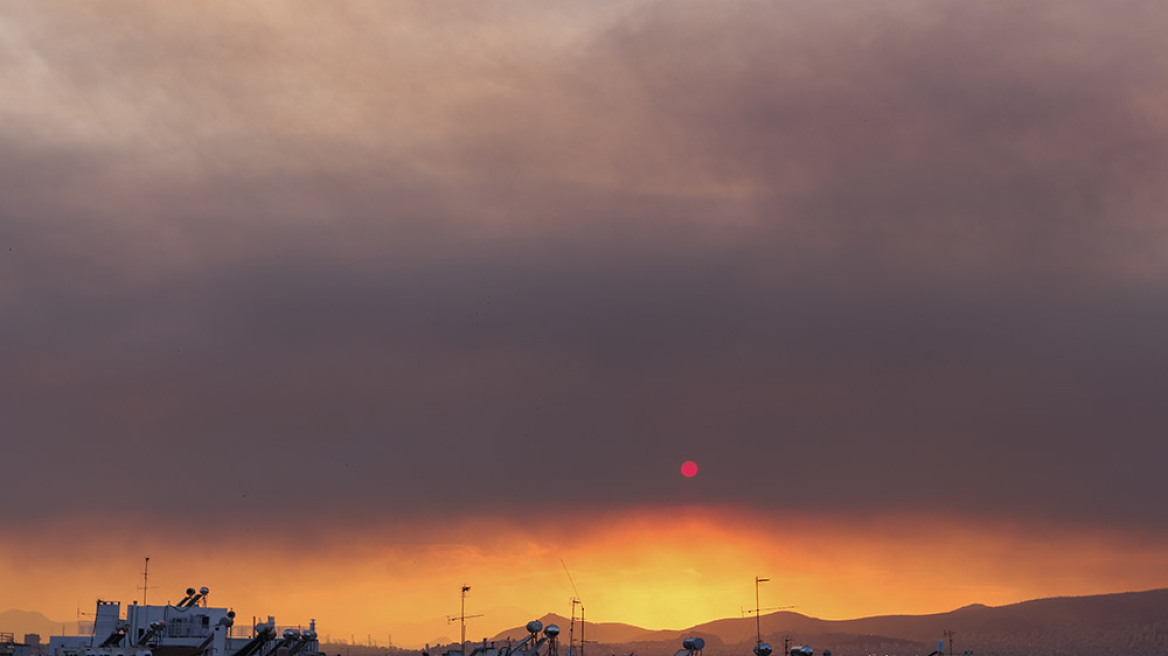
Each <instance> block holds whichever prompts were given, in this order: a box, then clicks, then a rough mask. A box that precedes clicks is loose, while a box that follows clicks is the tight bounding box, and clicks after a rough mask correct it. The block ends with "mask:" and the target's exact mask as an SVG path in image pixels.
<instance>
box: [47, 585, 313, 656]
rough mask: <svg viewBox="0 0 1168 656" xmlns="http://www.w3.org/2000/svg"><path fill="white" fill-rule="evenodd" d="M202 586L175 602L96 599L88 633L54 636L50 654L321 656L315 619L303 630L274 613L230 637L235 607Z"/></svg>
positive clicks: (90, 655) (59, 655) (115, 655)
mask: <svg viewBox="0 0 1168 656" xmlns="http://www.w3.org/2000/svg"><path fill="white" fill-rule="evenodd" d="M209 593H210V590H209V589H208V588H206V587H203V588H199V589H197V590H196V589H195V588H187V591H186V596H185V597H183V599H182V601H179V602H178V603H177V604H170V603H167V604H165V605H162V606H148V605H144V604H143V605H139V604H138V603H137V602H134V603H132V604H131V605H129V606H127V607H126V608H125V613H124V614H123V612H122V604H121V602H118V601H106V600H102V599H98V600H97V610H96V612H95V613H94V616H93V630H92V631H91V632H90V633H89V634H88V635H71V636H63V635H62V636H52V637H51V638H50V639H49V646H48V653H49V656H324V654H323V653H322V652H321V651H320V642H319V641H318V640H317V634H316V620H310V622H309V624H308V628H307V629H303V630H302V629H301V628H300V627H296V628H284V629H282V630H281V629H278V628H277V626H276V620H275V618H274V617H270V616H269V617H268V619H267V621H262V622H258V623H256V625H255V626H254V627H252V629H251V630H250V631H245V632H244V633H247V634H249V635H245V636H242V637H235V636H234V631H235V630H234V626H235V611H232V610H230V609H228V608H218V607H214V606H210V605H209V604H208V603H207V596H208V594H209Z"/></svg>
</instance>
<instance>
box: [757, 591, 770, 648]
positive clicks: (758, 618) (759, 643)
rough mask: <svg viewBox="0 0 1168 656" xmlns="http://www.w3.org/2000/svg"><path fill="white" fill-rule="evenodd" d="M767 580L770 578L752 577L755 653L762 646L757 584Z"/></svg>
mask: <svg viewBox="0 0 1168 656" xmlns="http://www.w3.org/2000/svg"><path fill="white" fill-rule="evenodd" d="M769 580H770V579H764V578H761V577H758V576H756V577H754V633H755V642H754V653H756V654H757V653H758V650H759V648H760V647H762V618H761V617H759V603H758V584H759V583H766V582H767V581H769Z"/></svg>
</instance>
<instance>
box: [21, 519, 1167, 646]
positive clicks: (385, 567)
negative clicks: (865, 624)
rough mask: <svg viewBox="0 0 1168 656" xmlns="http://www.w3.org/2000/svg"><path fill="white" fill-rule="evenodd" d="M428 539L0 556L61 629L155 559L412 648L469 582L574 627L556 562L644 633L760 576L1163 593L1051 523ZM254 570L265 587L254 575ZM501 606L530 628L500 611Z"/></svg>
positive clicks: (621, 524)
mask: <svg viewBox="0 0 1168 656" xmlns="http://www.w3.org/2000/svg"><path fill="white" fill-rule="evenodd" d="M580 522H582V523H580ZM420 526H421V528H420V529H419V533H418V534H417V535H416V537H415V539H412V540H411V539H409V536H403V535H401V534H399V533H398V532H396V531H393V530H392V529H388V528H385V529H378V528H375V527H374V526H372V525H369V526H365V527H356V526H354V527H334V528H333V529H332V530H330V531H328V532H327V533H326V534H325V535H323V536H322V538H323V539H321V540H320V541H317V542H316V543H314V544H312V545H303V544H297V543H294V542H292V543H287V544H279V543H277V544H269V543H266V541H262V540H260V541H257V540H255V539H249V538H246V537H245V538H243V539H242V540H232V541H230V542H226V541H223V539H222V538H212V539H209V540H204V541H201V542H200V543H199V545H198V546H194V545H189V544H186V545H184V544H183V543H182V541H174V540H169V539H167V537H166V535H164V534H157V535H154V536H153V537H150V538H145V539H142V538H135V539H132V540H129V539H126V538H124V537H119V534H111V535H109V536H108V539H106V540H103V541H102V544H100V545H96V544H84V545H81V544H75V545H72V546H69V545H67V541H62V540H61V537H62V536H63V535H66V534H67V533H68V532H69V531H68V530H67V529H63V528H62V529H46V530H45V532H43V533H39V534H37V535H36V536H35V537H36V540H35V542H37V543H39V544H45V543H52V544H56V545H57V546H54V547H51V548H49V549H38V548H33V547H32V546H30V545H29V544H23V545H21V544H16V545H13V544H7V545H5V546H4V548H3V551H2V552H0V553H2V555H3V556H4V558H3V561H0V562H2V563H3V567H0V576H3V577H4V579H5V580H6V581H9V582H10V585H15V586H18V587H19V588H20V589H22V590H23V592H22V599H23V600H24V602H23V603H25V604H27V605H28V606H30V607H36V608H43V609H45V611H46V612H47V613H49V614H50V616H56V617H69V616H70V613H71V612H73V611H74V610H75V607H76V605H77V604H78V603H80V604H81V605H82V606H83V608H84V607H85V606H86V605H88V604H90V603H92V600H93V599H96V598H102V599H120V600H121V601H123V602H124V603H129V602H130V601H131V600H133V599H135V598H138V595H139V594H140V593H139V592H138V590H137V587H136V586H139V585H140V584H141V579H140V570H141V562H140V561H139V560H138V559H135V558H132V557H126V554H127V553H130V552H133V551H134V550H137V551H142V552H148V553H151V554H154V556H153V557H152V559H151V568H152V569H151V571H152V579H151V583H152V585H153V584H157V585H158V592H157V593H154V594H157V595H158V597H160V598H163V599H165V598H171V599H173V598H176V597H177V596H178V593H179V591H181V590H182V589H184V588H185V587H187V586H188V585H207V586H209V587H211V589H212V591H213V592H212V595H213V600H214V601H216V602H218V603H227V604H231V605H232V606H233V607H235V608H236V609H237V610H238V611H239V612H240V613H242V614H244V615H245V616H250V615H252V614H254V615H259V616H265V615H266V614H269V613H271V614H275V615H277V618H278V619H279V620H280V621H282V622H291V623H298V622H299V623H305V622H307V620H308V619H309V618H310V617H312V618H316V619H317V620H318V625H319V627H320V630H321V633H322V635H325V634H331V635H334V636H347V635H349V634H357V635H366V634H373V635H384V634H386V633H389V634H391V635H392V636H393V637H394V640H395V642H397V643H398V644H402V645H414V646H417V645H421V644H422V643H424V642H433V641H435V640H436V639H438V638H440V637H442V635H443V634H442V632H441V629H440V628H436V627H441V623H437V622H435V620H436V619H443V618H445V617H446V616H448V615H450V614H451V613H452V612H456V611H457V609H458V601H459V597H458V594H459V588H460V586H461V585H462V584H463V583H464V582H465V583H467V584H469V585H472V586H473V589H472V592H471V593H470V596H469V597H468V600H469V601H468V603H469V604H470V605H471V606H470V607H472V608H473V609H474V610H475V612H476V613H480V612H481V613H485V616H484V617H483V618H482V619H480V620H476V621H475V624H473V625H471V626H472V629H473V631H474V632H475V633H484V634H487V635H493V634H494V632H496V631H499V630H502V629H504V628H507V627H509V626H514V625H517V624H518V623H519V622H520V620H522V621H526V619H531V618H533V617H538V616H541V615H543V614H545V613H549V612H554V613H559V614H561V615H566V614H567V613H569V612H570V608H569V607H568V605H567V600H568V598H569V597H571V596H572V589H571V586H570V584H569V582H568V580H567V577H566V576H565V574H564V570H563V567H562V565H561V561H563V562H564V563H566V564H567V566H568V567H569V568H570V570H571V572H572V576H573V578H574V579H575V582H576V585H577V586H578V588H579V591H580V594H581V595H582V597H583V598H584V599H585V600H586V601H587V604H588V609H589V617H590V619H592V620H594V621H620V622H629V623H633V624H637V625H640V626H645V627H648V628H683V627H685V626H689V625H691V624H697V623H700V622H704V621H708V620H711V619H717V618H720V617H732V616H736V615H737V614H738V613H739V612H740V609H741V608H742V607H744V606H748V605H749V604H751V603H753V587H752V586H753V577H754V576H755V575H756V574H757V573H758V572H763V573H765V574H766V575H767V578H770V579H771V582H770V583H769V585H768V587H767V589H766V595H767V596H768V598H769V599H771V603H772V604H773V605H793V606H796V608H797V611H798V612H800V613H802V614H806V615H811V616H816V617H823V618H829V619H844V618H850V617H861V616H866V615H877V614H888V613H931V612H941V611H948V610H952V609H953V608H955V607H957V606H960V605H965V604H967V603H973V602H977V603H985V604H991V605H993V604H1006V603H1013V602H1017V601H1021V600H1024V599H1028V598H1033V597H1035V596H1039V595H1052V594H1053V595H1074V594H1092V593H1099V592H1104V591H1107V590H1110V589H1113V588H1114V587H1116V586H1123V587H1129V588H1133V589H1134V588H1143V587H1152V586H1156V585H1168V564H1166V563H1168V542H1166V541H1160V540H1154V541H1148V540H1147V539H1146V538H1141V537H1140V536H1138V535H1129V536H1121V535H1112V536H1109V537H1103V536H1098V537H1084V536H1081V535H1075V534H1073V533H1070V532H1067V531H1066V530H1065V529H1060V528H1059V527H1057V526H1049V527H1045V528H1043V529H1042V530H1040V531H1036V530H1035V529H1036V528H1037V527H1035V526H1021V525H1008V524H1000V525H980V526H974V525H970V524H962V523H954V522H948V521H945V520H940V519H937V518H911V517H885V518H880V519H876V518H873V519H871V520H867V521H864V520H855V519H842V518H841V519H838V520H830V519H825V518H813V517H806V516H784V517H775V516H767V517H763V516H757V515H750V514H744V513H741V512H738V511H733V510H729V509H719V508H700V507H686V508H674V509H671V510H670V511H668V512H664V513H662V512H657V511H642V512H633V513H622V514H618V515H597V516H588V517H582V518H580V519H579V521H577V520H573V519H571V518H567V517H564V518H559V519H556V520H554V521H551V522H545V523H543V524H542V525H541V527H540V530H539V532H538V533H536V534H534V535H530V536H529V538H527V539H518V540H508V539H501V537H500V536H505V535H516V536H519V535H523V534H524V531H523V529H522V524H519V523H514V522H513V521H512V520H507V519H504V518H498V519H495V520H489V519H486V518H483V519H480V520H476V521H460V522H457V523H454V524H450V523H445V522H442V523H435V522H432V521H430V522H424V523H423V524H421V525H420ZM580 526H586V527H589V528H588V530H585V531H583V532H582V531H580V530H579V527H580ZM120 535H123V536H124V535H127V534H125V533H120ZM568 536H574V537H568ZM257 537H258V536H257ZM418 538H424V539H422V540H419V539H418ZM1117 538H1118V539H1117ZM907 545H911V548H909V547H908V546H907ZM83 555H84V556H85V557H81V556H83ZM258 572H270V573H272V574H273V576H270V577H268V576H264V577H261V578H258V579H257V576H256V575H257V573H258ZM275 573H283V574H281V575H280V576H275V575H274V574H275ZM10 589H11V588H10ZM505 607H512V608H514V607H518V608H521V609H522V610H524V611H526V612H527V613H528V614H530V615H531V616H532V617H529V618H526V619H523V614H522V613H519V614H516V613H515V611H514V610H512V611H500V610H499V609H501V608H505ZM492 612H493V613H494V616H492ZM500 613H502V614H500ZM443 622H444V619H443ZM444 635H445V636H446V637H447V638H449V637H450V635H451V634H450V633H449V631H446V632H445V633H444ZM480 637H481V636H480Z"/></svg>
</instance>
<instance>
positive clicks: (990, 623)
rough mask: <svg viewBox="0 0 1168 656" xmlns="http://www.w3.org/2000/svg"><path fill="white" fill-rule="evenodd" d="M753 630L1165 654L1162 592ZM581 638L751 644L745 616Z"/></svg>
mask: <svg viewBox="0 0 1168 656" xmlns="http://www.w3.org/2000/svg"><path fill="white" fill-rule="evenodd" d="M541 621H543V622H544V624H545V625H546V624H549V623H555V624H559V625H560V628H561V639H562V641H564V642H566V640H567V633H568V620H567V619H566V618H564V617H561V616H558V615H545V616H544V617H543V618H541ZM761 625H762V631H763V640H764V641H767V642H770V643H771V644H773V645H774V647H775V651H776V653H778V652H779V651H781V650H782V647H783V639H784V636H790V638H791V640H792V646H799V645H803V644H807V645H811V646H812V647H814V648H815V650H816V653H821V652H822V651H823V650H824V649H830V650H831V651H832V653H833V656H865V655H867V654H874V653H877V654H900V655H901V656H913V655H922V656H923V655H924V654H928V653H930V652H931V651H933V649H935V648H936V643H937V641H938V640H940V639H942V638H943V636H944V633H945V631H947V630H949V631H953V633H954V638H953V647H954V652H956V653H957V654H962V653H963V652H965V651H966V650H972V651H973V653H974V654H976V655H977V656H1100V655H1103V654H1111V655H1115V656H1164V655H1166V654H1168V589H1165V590H1150V591H1147V592H1128V593H1120V594H1108V595H1095V596H1088V597H1059V598H1052V599H1037V600H1034V601H1026V602H1022V603H1018V604H1011V605H1008V606H998V607H990V606H983V605H980V604H975V605H972V606H965V607H963V608H958V609H957V610H954V611H950V612H948V613H936V614H932V615H887V616H880V617H867V618H862V619H854V620H838V621H836V620H821V619H816V618H813V617H807V616H805V615H801V614H799V613H792V612H786V611H784V612H778V613H771V614H768V615H764V616H763V617H762V618H761ZM577 630H578V628H577ZM586 632H587V635H586V637H587V638H588V640H589V641H593V640H595V641H596V643H597V644H595V645H593V644H589V645H587V648H586V650H585V651H586V653H588V654H597V655H602V654H604V655H606V654H627V653H629V652H635V653H637V654H638V655H640V656H652V655H658V654H660V655H665V654H673V653H674V652H675V651H677V650H678V649H679V648H680V647H681V640H682V639H683V638H684V637H690V636H701V637H703V638H705V640H706V649H705V651H704V656H751V649H752V648H753V647H754V643H755V622H754V620H753V619H752V618H729V619H722V620H715V621H713V622H707V623H704V624H699V625H697V626H694V627H691V628H689V629H685V630H681V631H653V630H649V629H642V628H639V627H635V626H631V625H628V624H619V623H607V622H599V623H593V622H589V623H588V626H587V629H586ZM524 635H526V631H525V630H524V629H523V627H522V626H517V627H515V628H514V629H510V630H507V631H503V632H501V633H499V634H498V635H496V636H495V640H496V641H499V640H505V639H506V638H508V637H510V638H513V639H519V638H521V637H523V636H524ZM576 637H577V638H579V633H577V636H576Z"/></svg>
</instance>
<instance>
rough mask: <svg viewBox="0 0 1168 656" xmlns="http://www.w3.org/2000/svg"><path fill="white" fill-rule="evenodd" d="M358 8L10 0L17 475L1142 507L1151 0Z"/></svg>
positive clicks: (502, 496) (433, 502)
mask: <svg viewBox="0 0 1168 656" xmlns="http://www.w3.org/2000/svg"><path fill="white" fill-rule="evenodd" d="M354 6H355V7H359V8H360V9H359V10H353V13H351V14H343V13H342V14H330V13H319V14H312V15H309V14H289V15H279V16H275V15H272V16H264V15H260V14H256V13H249V12H248V11H247V10H243V9H232V10H230V11H228V10H226V9H224V10H223V12H222V13H219V14H208V15H205V16H198V17H192V16H190V15H187V14H186V13H183V12H184V10H180V9H174V10H167V11H157V12H146V13H143V12H142V11H140V10H141V7H138V6H137V5H133V4H131V5H128V7H127V13H126V14H124V16H125V17H124V18H123V19H122V20H123V22H122V23H120V25H121V31H118V32H117V33H116V34H114V35H112V36H111V34H110V33H108V32H102V31H101V30H96V29H90V28H94V27H95V26H98V25H104V24H106V23H107V22H108V21H109V20H110V17H109V16H103V15H99V14H98V13H90V14H87V15H84V14H83V15H80V16H77V15H72V14H69V15H65V14H61V15H57V14H56V13H55V8H51V9H44V10H39V9H33V8H30V7H33V6H26V5H21V6H20V7H21V8H22V9H21V11H22V12H23V14H22V16H21V20H22V21H23V24H24V25H26V26H36V27H37V29H32V27H29V28H28V29H27V30H23V31H22V30H19V29H16V30H12V31H11V32H12V34H15V35H16V36H12V34H9V36H8V37H7V39H8V40H7V41H5V42H4V43H5V44H6V47H7V48H9V50H10V51H11V52H12V53H14V57H13V58H12V59H11V61H14V62H16V63H15V64H10V65H9V66H8V68H6V69H3V72H2V74H3V75H4V76H5V79H8V80H12V79H18V80H20V81H21V85H22V86H21V87H20V88H21V89H22V90H23V91H24V92H25V94H24V95H23V96H21V98H22V100H21V104H20V105H19V107H18V110H19V109H22V108H23V110H31V109H40V110H42V112H43V113H42V114H40V115H36V114H33V113H30V112H29V111H25V112H24V113H22V114H20V115H19V116H18V117H16V114H17V113H19V112H18V111H17V110H10V111H9V117H10V118H11V117H16V118H19V119H20V120H19V121H18V122H10V123H8V125H9V126H18V127H9V128H3V129H0V142H2V143H4V144H5V148H4V149H3V150H2V151H0V152H2V153H3V154H0V172H2V173H3V175H2V176H0V180H3V182H2V183H0V184H2V185H3V189H2V191H3V193H2V194H0V219H2V221H0V275H2V276H3V278H2V279H0V302H2V303H3V304H4V306H5V312H4V313H3V318H2V319H0V338H2V339H0V353H2V354H3V356H4V360H5V362H6V363H7V364H6V365H5V370H6V374H5V375H4V376H3V378H0V409H2V412H0V417H3V420H2V421H3V422H4V425H3V426H2V427H0V430H2V432H3V433H4V434H6V435H10V436H12V437H11V438H10V439H9V442H10V444H8V445H7V446H6V450H7V451H8V453H9V454H10V457H11V458H12V459H13V461H18V462H21V463H25V465H26V466H23V467H21V468H20V469H19V470H18V471H15V472H13V476H15V482H14V483H13V485H15V486H18V487H21V488H23V489H30V490H35V492H34V493H32V494H30V495H27V496H22V497H20V498H16V497H12V496H8V497H5V498H4V499H3V500H2V501H0V504H3V505H2V506H0V507H2V508H3V514H4V516H6V517H27V516H43V515H46V514H49V515H58V514H70V513H81V512H87V511H88V510H89V509H91V508H92V507H93V506H94V504H96V505H98V506H103V507H113V506H124V507H126V509H127V510H128V511H130V512H136V513H144V514H153V515H158V516H165V515H166V512H167V509H168V508H169V507H170V506H171V505H172V504H175V503H181V502H183V501H186V500H194V499H198V500H200V501H201V502H205V504H206V506H207V507H208V509H209V510H208V512H218V511H219V510H220V509H222V508H225V507H226V508H232V509H233V510H234V511H236V512H238V513H240V514H241V515H242V514H255V513H273V514H277V515H281V516H289V515H290V514H293V513H295V512H298V511H299V509H303V508H312V509H327V510H329V511H330V512H331V513H333V514H334V516H350V515H351V516H361V515H364V514H367V513H370V512H376V513H381V514H384V515H387V516H404V515H408V514H412V513H417V512H431V511H442V512H471V511H482V510H488V511H495V512H508V513H509V512H522V511H524V510H526V509H530V508H542V507H548V506H553V505H565V504H566V505H572V506H585V505H590V506H599V507H608V506H614V505H615V506H620V505H642V504H657V503H677V502H690V501H697V500H704V501H712V502H719V503H730V504H735V503H740V504H744V505H752V506H758V507H762V508H774V509H788V508H798V509H806V510H811V511H826V512H843V513H881V512H889V513H892V512H895V513H902V512H921V513H940V512H954V513H960V514H964V515H969V516H976V517H980V516H1012V517H1020V518H1054V519H1058V520H1066V521H1084V522H1090V523H1096V522H1099V523H1101V522H1130V523H1140V524H1143V525H1146V526H1153V527H1157V528H1161V529H1162V528H1168V516H1165V514H1164V509H1163V506H1162V504H1160V503H1158V499H1161V498H1163V495H1164V494H1165V493H1168V489H1166V488H1165V485H1166V484H1165V483H1164V482H1163V478H1162V477H1160V476H1158V473H1157V471H1156V467H1157V463H1159V462H1161V461H1162V460H1163V458H1164V456H1165V455H1168V454H1165V447H1164V446H1163V442H1162V440H1161V439H1160V432H1161V430H1162V427H1163V426H1164V425H1165V420H1166V419H1168V416H1166V413H1165V410H1164V409H1163V407H1162V403H1160V402H1159V400H1160V398H1161V397H1162V396H1163V392H1164V391H1165V389H1166V387H1168V385H1166V383H1168V380H1165V374H1164V372H1165V371H1168V368H1166V367H1165V365H1166V364H1168V362H1166V361H1168V349H1166V348H1165V347H1164V345H1163V343H1162V339H1161V338H1160V336H1162V335H1163V334H1165V331H1166V329H1168V304H1165V302H1164V300H1163V299H1162V294H1161V293H1159V291H1160V289H1161V288H1162V285H1163V282H1164V281H1165V273H1166V271H1165V270H1164V267H1163V264H1162V263H1163V261H1165V260H1164V259H1163V257H1164V255H1166V253H1165V249H1164V243H1165V242H1164V239H1163V238H1164V237H1165V230H1164V224H1163V221H1162V220H1160V218H1159V212H1160V209H1159V208H1161V207H1163V201H1164V200H1165V198H1164V192H1163V191H1162V189H1161V185H1158V184H1157V181H1158V180H1160V179H1162V178H1163V175H1162V174H1163V173H1164V172H1165V169H1166V168H1168V167H1166V164H1168V160H1166V157H1168V147H1166V144H1168V142H1166V141H1165V133H1164V129H1163V122H1162V121H1159V120H1157V119H1158V118H1159V117H1161V116H1162V114H1163V109H1162V108H1163V100H1164V98H1163V92H1162V91H1161V90H1159V88H1158V85H1157V84H1156V82H1157V81H1158V80H1162V79H1163V75H1164V73H1165V71H1164V62H1165V61H1168V60H1166V59H1165V57H1164V55H1165V54H1166V53H1165V46H1164V45H1163V43H1162V39H1161V38H1159V37H1160V32H1161V30H1156V29H1154V26H1156V25H1160V26H1162V25H1164V23H1165V19H1166V18H1168V17H1166V16H1165V15H1164V14H1165V11H1164V10H1163V9H1161V8H1160V6H1159V5H1158V4H1154V3H1128V4H1126V5H1124V11H1118V10H1115V9H1106V10H1105V9H1104V8H1102V7H1098V6H1096V5H1094V4H1087V3H1067V2H1059V3H1038V4H1031V5H1027V6H1026V7H1017V6H1013V5H1009V4H995V3H978V4H977V5H969V6H961V7H957V6H940V5H936V4H935V3H908V2H888V3H866V4H864V5H863V6H861V5H853V4H846V3H816V4H815V5H806V4H805V3H778V4H776V3H757V4H756V3H735V4H731V5H718V6H716V7H715V6H708V7H707V6H705V5H702V4H700V3H665V4H657V3H645V4H638V5H636V7H635V9H632V10H621V11H623V12H624V13H619V12H617V10H613V9H611V8H598V9H596V10H595V11H596V13H595V15H592V16H590V18H591V19H592V22H591V23H586V24H587V25H588V28H587V29H570V28H569V27H567V26H565V25H563V24H559V23H556V22H555V21H554V20H553V19H552V18H551V17H549V15H547V14H544V13H541V12H538V11H535V10H534V9H532V8H531V7H529V6H526V5H524V4H522V3H514V4H509V5H505V6H504V7H503V8H504V9H505V11H501V13H500V14H499V15H498V16H497V17H487V18H486V21H485V22H483V19H484V17H483V16H471V15H463V14H460V13H459V12H452V11H447V10H446V9H441V8H439V9H435V10H433V11H431V10H428V9H424V8H421V7H420V6H418V7H415V6H411V8H409V9H408V10H406V11H402V12H400V15H398V14H394V13H392V12H391V11H390V10H384V9H374V8H372V7H363V6H361V5H354ZM129 9H133V11H129ZM447 9H448V8H447ZM305 11H308V10H305ZM314 11H315V10H314ZM606 12H608V13H606ZM188 21H192V22H190V23H189V25H190V29H189V30H187V29H186V26H187V25H188ZM179 25H182V26H183V29H178V27H177V26H179ZM406 26H408V27H410V28H417V29H422V30H425V29H430V30H434V34H437V35H440V36H441V38H440V39H438V43H437V44H434V43H423V42H420V41H419V40H418V39H417V38H416V37H414V38H412V39H406V40H405V41H404V42H401V41H397V40H395V39H394V38H393V35H399V36H400V35H402V34H404V33H405V32H404V31H403V30H405V27H406ZM310 27H311V28H312V29H313V30H315V32H314V33H319V36H317V37H314V38H313V39H312V40H310V41H308V42H305V43H301V42H300V40H298V38H297V35H298V34H303V32H302V31H301V30H307V29H309V28H310ZM83 28H84V29H83ZM407 31H408V30H407ZM423 33H424V32H423ZM61 34H69V35H72V36H71V38H72V39H74V41H68V40H59V39H53V38H50V37H51V36H53V35H61ZM211 35H218V38H211ZM115 37H116V38H115ZM245 37H247V38H245ZM172 39H177V43H173V42H172ZM70 43H72V44H73V45H69V44H70ZM346 44H351V45H352V46H353V47H346ZM14 71H15V72H14ZM22 71H23V72H25V73H27V75H25V76H24V77H18V76H17V74H19V73H21V72H22ZM34 73H35V75H34ZM37 94H40V95H37ZM79 99H88V100H90V101H91V106H89V107H84V106H82V107H78V106H69V105H66V106H63V105H62V104H61V102H62V101H66V100H72V101H77V100H79ZM99 119H100V120H99ZM687 458H693V459H696V460H698V461H699V462H700V463H701V464H702V467H703V469H702V472H703V473H702V477H701V478H700V479H699V480H697V481H693V482H692V483H694V484H693V485H690V486H689V487H688V488H686V489H685V490H684V491H683V490H679V489H678V488H677V487H675V485H674V484H675V481H676V478H677V477H676V472H675V468H676V466H677V464H678V463H680V462H681V460H683V459H687ZM46 478H48V479H50V480H52V481H53V484H51V485H45V484H43V482H44V481H45V480H46ZM142 490H166V491H167V493H166V494H146V495H142V494H140V491H142ZM79 494H81V495H83V498H84V499H85V501H84V503H82V502H79V501H78V499H79V498H82V497H79ZM293 509H296V510H293Z"/></svg>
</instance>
